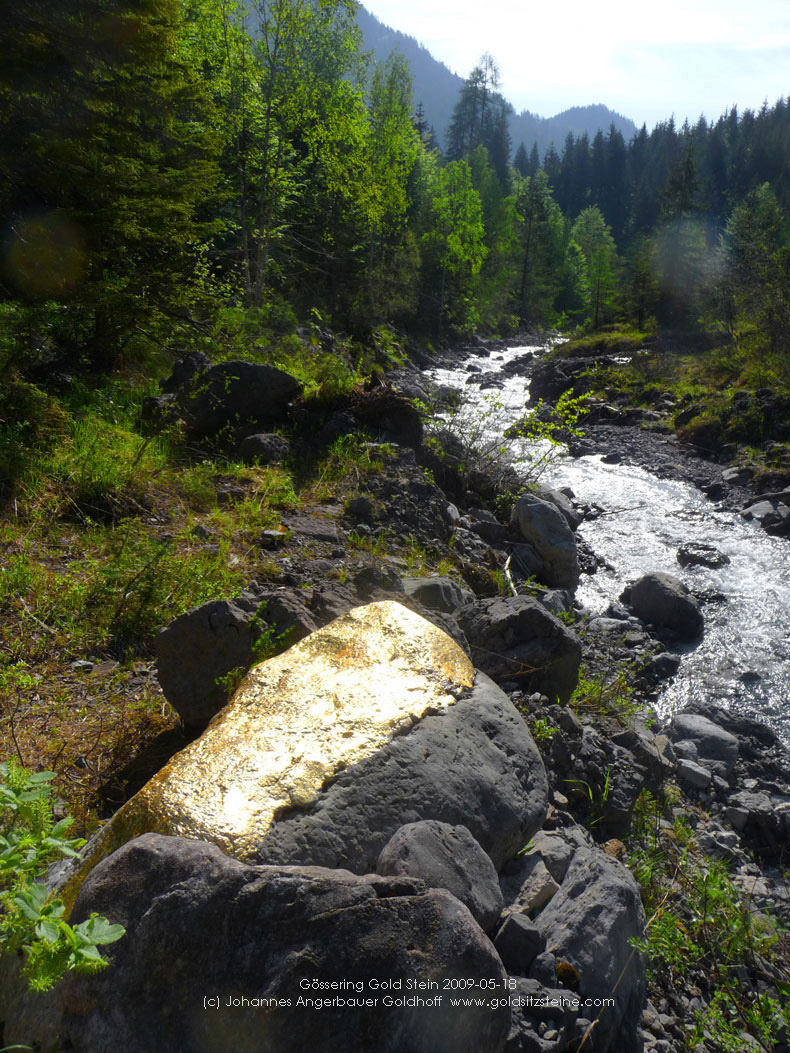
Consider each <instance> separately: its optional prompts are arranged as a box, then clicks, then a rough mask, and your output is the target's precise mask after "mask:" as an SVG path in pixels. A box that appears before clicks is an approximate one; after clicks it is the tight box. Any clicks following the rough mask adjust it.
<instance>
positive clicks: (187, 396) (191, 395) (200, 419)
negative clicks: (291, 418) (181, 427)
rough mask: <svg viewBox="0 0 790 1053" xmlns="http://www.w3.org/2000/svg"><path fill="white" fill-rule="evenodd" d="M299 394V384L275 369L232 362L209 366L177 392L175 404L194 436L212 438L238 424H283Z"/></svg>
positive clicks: (263, 365)
mask: <svg viewBox="0 0 790 1053" xmlns="http://www.w3.org/2000/svg"><path fill="white" fill-rule="evenodd" d="M301 394H302V385H301V384H300V383H299V381H298V380H296V379H295V378H294V377H292V376H291V375H290V374H289V373H284V372H283V370H281V369H277V368H276V367H275V366H270V365H266V364H262V363H258V362H243V361H233V362H220V363H219V365H216V366H211V367H210V368H209V369H207V370H205V372H202V373H200V374H199V375H198V376H197V377H196V378H195V379H194V380H193V381H192V382H191V383H190V384H189V385H188V386H185V387H182V388H179V389H178V390H177V392H176V402H177V404H178V408H179V410H180V412H181V415H182V416H183V418H184V420H186V422H187V424H188V425H189V426H190V428H191V430H192V431H193V432H195V433H196V434H198V435H215V434H216V433H217V432H219V431H221V430H222V429H223V428H225V427H228V426H231V427H236V426H237V425H238V424H241V423H246V422H254V423H256V424H272V423H275V422H276V421H278V420H282V419H283V417H284V416H285V415H286V413H287V410H288V406H289V405H290V403H291V402H293V401H294V399H296V398H298V397H299V396H300V395H301Z"/></svg>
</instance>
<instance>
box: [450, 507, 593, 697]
mask: <svg viewBox="0 0 790 1053" xmlns="http://www.w3.org/2000/svg"><path fill="white" fill-rule="evenodd" d="M557 514H558V515H559V513H557ZM457 618H458V623H459V625H460V626H461V628H462V629H463V631H464V634H465V635H466V638H467V640H468V641H469V643H470V645H471V647H472V658H473V660H474V662H475V664H476V665H477V666H478V668H480V669H482V670H483V672H485V673H488V675H489V676H491V677H493V678H494V679H495V680H515V681H518V683H519V685H520V686H522V687H523V690H525V691H530V692H531V691H540V692H541V694H544V695H548V697H549V698H550V699H551V700H552V701H556V700H557V699H559V700H560V701H561V702H567V700H568V699H569V698H570V696H571V693H572V692H573V689H574V688H575V687H576V683H577V681H578V678H579V663H580V661H581V646H580V644H579V641H578V639H577V637H576V634H575V633H573V632H572V631H571V630H570V629H569V628H568V627H567V625H565V624H564V622H561V621H560V620H559V618H555V617H554V615H553V614H551V613H550V612H549V611H547V610H546V608H545V607H544V606H543V605H542V604H541V603H540V602H539V601H538V600H536V599H533V598H532V597H531V596H511V597H500V596H495V597H492V598H491V599H485V600H477V601H476V602H475V603H470V604H467V606H465V607H462V608H461V609H460V611H458V615H457Z"/></svg>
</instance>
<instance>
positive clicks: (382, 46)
mask: <svg viewBox="0 0 790 1053" xmlns="http://www.w3.org/2000/svg"><path fill="white" fill-rule="evenodd" d="M357 25H358V26H359V28H360V30H361V32H362V38H363V47H364V48H365V50H366V51H371V52H372V53H373V55H374V57H375V59H376V61H377V62H386V60H387V59H388V58H389V56H390V54H391V53H392V52H393V51H399V52H400V53H401V54H402V55H403V56H404V58H405V59H406V60H407V62H408V63H409V66H410V68H411V71H412V76H413V78H414V100H415V103H420V102H421V103H422V106H423V110H424V115H425V120H426V121H427V123H428V124H429V125H431V126H432V127H433V128H434V130H435V132H436V135H437V138H438V140H439V142H440V143H441V144H442V146H444V144H445V135H446V132H447V128H448V127H449V124H450V120H451V118H452V114H453V108H454V107H455V104H456V102H457V101H458V93H459V91H460V90H461V88H462V86H463V84H464V78H463V77H460V76H459V75H458V74H457V73H453V71H452V70H451V69H449V67H448V66H446V65H445V63H443V62H441V61H440V60H439V59H437V58H435V57H434V56H433V55H432V54H431V52H430V51H429V50H428V48H426V47H425V45H424V44H421V43H420V42H419V41H418V40H417V39H416V38H415V37H413V36H410V35H409V34H407V33H404V32H402V31H401V30H398V29H393V28H392V27H391V26H388V25H386V24H385V23H384V22H382V21H381V20H380V19H378V18H376V16H375V15H373V14H371V13H370V11H368V10H367V9H366V8H365V7H363V6H362V5H359V6H358V8H357ZM610 124H614V126H615V128H617V130H618V131H620V132H621V133H622V135H623V138H624V139H626V141H627V140H628V139H630V138H631V136H633V135H634V134H635V133H636V131H637V126H636V124H635V123H634V121H632V120H631V119H630V118H629V117H626V116H624V115H623V114H621V113H617V112H616V111H614V110H611V109H609V107H608V106H605V105H604V104H603V103H589V104H586V105H579V106H571V107H570V108H569V109H567V110H563V111H562V112H561V113H557V114H555V115H554V116H552V117H541V116H539V115H538V114H535V113H532V111H530V110H527V109H525V110H521V111H520V112H518V113H516V112H515V110H514V112H513V113H512V114H511V117H510V135H511V138H512V141H513V151H514V153H515V151H516V150H517V149H518V147H519V144H520V143H522V142H523V143H524V146H525V147H526V149H527V151H529V150H531V148H532V144H533V143H537V147H538V152H539V154H540V156H541V157H543V155H544V154H545V153H546V151H547V150H548V148H549V146H551V145H552V144H553V145H554V147H555V148H556V149H557V150H558V151H559V150H561V149H562V144H563V143H564V141H565V139H566V137H567V135H568V133H569V132H570V133H572V134H573V135H574V137H579V136H581V135H583V134H587V135H588V136H589V137H590V138H592V137H593V136H594V135H595V134H596V132H597V131H599V130H601V131H604V132H605V131H607V130H608V128H609V126H610Z"/></svg>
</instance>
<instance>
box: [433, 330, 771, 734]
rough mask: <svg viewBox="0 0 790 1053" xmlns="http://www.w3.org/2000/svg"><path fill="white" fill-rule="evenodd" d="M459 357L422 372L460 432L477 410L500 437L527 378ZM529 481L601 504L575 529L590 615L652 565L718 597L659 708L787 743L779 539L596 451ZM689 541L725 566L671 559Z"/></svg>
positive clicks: (507, 354) (497, 363) (693, 492)
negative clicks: (588, 571)
mask: <svg viewBox="0 0 790 1053" xmlns="http://www.w3.org/2000/svg"><path fill="white" fill-rule="evenodd" d="M527 351H532V352H534V353H535V354H536V355H540V354H543V353H544V352H545V351H546V348H545V347H517V348H509V349H508V350H507V351H504V352H493V354H492V355H489V356H488V358H485V357H473V358H470V359H469V362H471V363H473V364H474V365H475V366H478V367H479V368H480V369H481V370H483V372H491V371H498V370H499V369H501V368H502V366H503V365H504V364H505V363H506V362H508V361H510V360H512V359H514V358H519V357H520V356H522V355H523V354H524V353H525V352H527ZM466 364H467V363H462V364H461V365H460V366H459V367H457V368H455V369H452V370H447V369H437V370H433V371H432V373H431V376H432V378H433V379H434V380H435V381H436V382H437V383H439V384H448V385H451V386H453V387H456V388H461V389H463V390H464V391H465V392H467V393H468V396H469V397H468V400H465V405H464V407H463V408H462V409H461V410H460V413H461V414H462V415H464V416H466V418H467V425H466V429H465V431H466V432H467V433H469V432H471V431H472V430H474V429H478V428H480V424H479V421H480V410H481V409H482V410H483V411H484V412H483V418H484V424H483V425H482V427H483V429H484V430H485V431H487V433H488V434H489V436H491V437H494V436H496V435H499V436H501V435H502V433H503V432H504V429H505V428H506V427H507V425H508V424H510V423H513V422H514V421H516V420H518V419H519V418H520V417H521V416H523V413H524V408H525V405H526V402H527V399H528V396H529V378H528V377H510V378H504V379H505V387H504V388H503V389H502V390H493V391H490V392H487V391H485V390H482V391H481V389H480V381H479V376H480V375H479V374H477V373H469V372H467V370H466V369H465V365H466ZM494 400H495V401H496V402H497V403H498V404H499V405H498V406H497V407H496V408H494V405H493V403H494ZM475 422H477V423H475ZM513 452H514V454H515V456H516V457H518V456H520V455H524V454H525V453H528V452H529V451H528V450H525V449H524V448H519V443H518V442H516V443H515V444H514V449H513ZM541 484H542V485H546V484H548V485H551V486H555V487H559V486H569V487H570V488H571V489H572V490H573V493H574V495H575V497H576V499H577V500H578V501H580V502H581V503H583V504H593V505H598V506H600V507H601V508H603V509H604V511H605V513H606V514H604V515H602V516H600V517H599V518H597V519H591V520H587V521H585V522H584V523H582V525H581V527H580V528H579V534H580V536H582V537H583V538H584V539H585V540H586V541H587V542H588V544H589V545H590V546H591V547H592V549H593V550H594V552H595V553H596V554H597V555H599V556H602V557H603V558H604V559H605V560H606V562H607V563H608V564H609V565H610V566H611V567H612V568H613V569H612V570H607V569H601V570H599V571H598V572H597V573H596V574H594V575H591V576H587V575H583V577H582V583H581V585H580V587H579V590H578V593H577V598H578V600H579V601H580V602H581V604H582V605H583V607H584V608H585V609H586V610H587V611H590V612H594V613H600V612H602V611H603V610H605V609H606V607H607V606H608V604H609V603H610V602H611V601H612V600H616V599H617V598H618V596H619V594H620V592H621V591H622V589H623V587H624V586H625V585H626V583H628V582H630V581H633V580H634V579H636V578H638V577H640V576H641V575H642V574H645V573H647V572H649V571H655V570H660V571H666V572H667V573H670V574H673V575H675V576H676V577H678V578H680V579H681V580H682V581H684V582H685V583H686V584H687V585H688V586H689V587H690V588H691V589H693V590H694V591H695V592H696V593H697V594H700V593H702V594H707V595H709V596H714V597H715V596H718V597H719V598H718V599H714V600H713V602H707V603H705V605H704V607H703V610H704V614H705V634H704V637H703V639H702V641H701V642H700V643H699V644H697V645H695V646H694V647H692V648H689V649H686V650H685V651H684V652H683V660H682V663H681V667H680V671H679V672H678V674H677V676H676V677H675V678H674V680H672V681H671V682H670V683H669V685H668V686H667V688H666V689H665V691H664V692H663V694H662V697H661V699H660V701H659V704H658V707H657V708H658V709H659V712H660V713H661V714H662V715H663V714H666V713H668V712H671V711H673V710H675V709H679V708H681V707H682V706H683V705H684V704H686V703H687V702H689V701H690V700H692V699H702V698H704V699H708V700H709V701H712V702H715V703H716V704H718V705H722V706H725V707H727V708H732V709H737V710H740V711H743V712H748V713H751V714H753V715H755V716H758V717H759V718H760V719H762V720H764V721H765V722H766V723H768V724H770V725H771V726H772V727H773V728H774V729H775V730H776V731H777V733H778V734H779V735H780V736H781V737H782V739H783V740H784V741H785V742H787V743H788V744H790V543H788V541H787V540H783V539H780V538H773V537H769V536H768V535H767V534H765V533H764V532H763V531H762V530H761V529H760V527H758V526H756V525H754V524H752V523H749V522H746V521H745V520H744V519H742V518H741V516H740V515H739V514H738V513H737V512H730V511H723V510H721V509H718V508H717V507H716V505H715V504H714V503H713V502H711V501H710V500H709V499H708V498H706V497H705V496H704V495H703V494H702V493H700V491H699V490H697V489H696V487H694V486H692V485H690V484H687V483H683V482H674V481H670V480H666V479H659V478H658V477H657V476H655V475H653V474H651V473H650V472H648V471H645V470H643V469H641V468H636V467H628V466H626V465H622V464H618V465H615V464H603V463H602V462H601V458H600V456H585V457H579V458H572V457H569V456H567V455H565V456H560V457H558V458H556V459H555V460H554V461H553V462H552V464H551V465H550V467H549V469H548V470H547V472H546V474H545V475H544V476H543V477H542V479H541ZM691 541H694V542H703V543H705V544H707V545H713V546H714V547H715V548H717V549H718V550H719V551H720V552H723V553H724V554H725V555H727V556H729V559H730V562H729V564H728V565H726V566H723V567H719V568H716V569H709V568H707V567H689V568H683V567H681V566H680V564H679V563H678V561H677V550H678V548H679V546H680V545H681V544H683V543H686V542H691Z"/></svg>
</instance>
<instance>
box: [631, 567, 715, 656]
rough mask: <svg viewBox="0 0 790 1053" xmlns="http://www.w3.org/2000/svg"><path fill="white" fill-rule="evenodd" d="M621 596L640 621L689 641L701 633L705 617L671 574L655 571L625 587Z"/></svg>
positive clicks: (676, 637)
mask: <svg viewBox="0 0 790 1053" xmlns="http://www.w3.org/2000/svg"><path fill="white" fill-rule="evenodd" d="M621 599H622V600H623V601H624V602H625V603H627V604H628V605H629V606H630V607H631V609H632V610H633V612H634V614H636V616H637V617H638V618H640V619H641V620H642V621H643V622H647V623H649V624H651V625H655V626H656V628H658V629H661V630H664V631H665V632H669V633H670V634H671V635H672V636H673V637H674V638H675V639H677V640H679V641H681V642H686V643H692V642H693V641H694V640H698V639H699V638H700V636H702V633H703V630H704V628H705V619H704V618H703V616H702V611H701V610H700V608H699V603H698V602H697V600H696V597H695V596H694V595H693V593H692V592H691V591H690V590H689V589H688V588H687V587H686V586H685V585H684V584H683V582H682V581H679V580H678V579H677V578H675V577H673V576H672V575H671V574H664V573H662V572H661V571H654V572H653V573H652V574H645V575H644V576H643V577H641V578H640V579H639V580H638V581H636V582H634V584H633V585H631V586H629V588H627V589H625V590H624V592H623V594H622V596H621Z"/></svg>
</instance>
